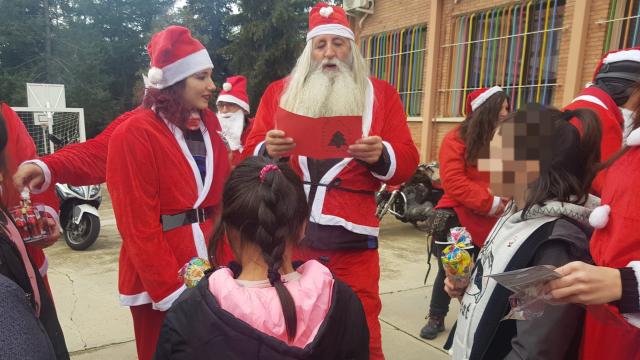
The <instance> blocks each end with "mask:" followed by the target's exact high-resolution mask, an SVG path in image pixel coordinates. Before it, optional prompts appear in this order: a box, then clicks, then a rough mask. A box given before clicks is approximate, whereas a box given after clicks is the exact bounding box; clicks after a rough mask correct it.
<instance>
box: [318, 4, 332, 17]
mask: <svg viewBox="0 0 640 360" xmlns="http://www.w3.org/2000/svg"><path fill="white" fill-rule="evenodd" d="M319 13H320V15H321V16H322V17H326V18H328V17H329V16H331V14H333V8H332V7H331V6H327V7H323V8H322V9H320V11H319Z"/></svg>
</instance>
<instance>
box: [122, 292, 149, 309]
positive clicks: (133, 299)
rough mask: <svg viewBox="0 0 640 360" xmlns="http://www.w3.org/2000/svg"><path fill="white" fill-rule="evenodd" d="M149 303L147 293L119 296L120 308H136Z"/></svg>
mask: <svg viewBox="0 0 640 360" xmlns="http://www.w3.org/2000/svg"><path fill="white" fill-rule="evenodd" d="M151 302H152V300H151V296H149V293H148V292H146V291H143V292H141V293H139V294H135V295H123V294H120V305H122V306H138V305H144V304H150V303H151Z"/></svg>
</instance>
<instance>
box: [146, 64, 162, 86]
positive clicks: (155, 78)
mask: <svg viewBox="0 0 640 360" xmlns="http://www.w3.org/2000/svg"><path fill="white" fill-rule="evenodd" d="M162 75H163V74H162V69H160V68H157V67H152V68H151V69H149V73H148V76H147V80H149V84H151V86H153V85H158V84H160V83H161V82H162Z"/></svg>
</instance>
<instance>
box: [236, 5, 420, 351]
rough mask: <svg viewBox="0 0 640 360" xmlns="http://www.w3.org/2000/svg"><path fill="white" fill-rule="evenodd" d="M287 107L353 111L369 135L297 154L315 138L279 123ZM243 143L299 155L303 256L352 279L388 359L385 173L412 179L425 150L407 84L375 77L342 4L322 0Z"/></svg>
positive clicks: (275, 154)
mask: <svg viewBox="0 0 640 360" xmlns="http://www.w3.org/2000/svg"><path fill="white" fill-rule="evenodd" d="M285 111H286V112H288V113H290V114H293V116H296V115H301V116H303V117H306V118H320V117H334V116H349V117H351V119H354V120H353V121H357V122H358V126H360V127H361V128H362V138H361V139H359V140H357V141H356V143H355V144H352V145H350V146H349V148H348V151H349V154H350V156H349V157H346V158H334V159H315V158H311V157H307V156H290V153H291V151H292V150H293V149H294V148H295V146H296V144H295V142H298V143H301V142H302V141H305V140H306V139H305V138H298V139H292V138H290V137H287V136H286V134H285V133H284V131H281V130H276V126H275V125H276V122H277V117H278V116H279V115H280V114H284V113H285ZM311 135H313V134H311ZM244 152H245V153H246V154H247V155H250V154H254V155H264V156H269V157H271V158H286V157H289V156H290V157H289V162H290V165H291V166H292V168H293V169H294V170H295V171H296V172H297V173H298V175H299V176H300V177H301V178H302V179H303V182H304V184H305V185H304V187H305V192H306V194H307V198H308V202H309V204H310V207H311V215H310V217H309V223H308V225H307V227H306V234H305V238H304V239H303V240H302V244H301V245H302V246H301V247H300V248H299V249H298V251H297V252H295V253H294V257H295V259H298V260H309V259H319V260H321V261H322V262H324V263H325V265H326V266H327V267H328V268H329V269H330V270H331V271H332V272H333V273H334V274H335V275H336V277H337V278H338V279H340V280H342V281H344V282H345V283H347V284H348V285H349V286H351V288H352V289H353V290H354V291H355V293H356V294H357V295H358V298H359V299H360V301H362V305H363V307H364V310H365V314H366V317H367V325H368V326H369V333H370V355H371V358H372V359H382V358H384V355H383V353H382V340H381V335H380V322H379V320H378V315H379V314H380V310H381V308H382V303H381V301H380V296H379V292H378V281H379V279H380V260H379V255H378V233H379V225H380V224H379V221H378V219H377V218H376V216H375V213H376V202H375V191H376V190H377V189H379V188H380V183H381V182H386V183H388V184H392V185H393V184H401V183H403V182H404V181H406V180H408V179H409V177H410V176H411V175H413V173H414V172H415V169H416V167H417V165H418V151H417V149H416V146H415V144H414V143H413V141H412V139H411V134H410V132H409V128H408V126H407V117H406V114H405V112H404V109H403V106H402V102H401V101H400V96H399V95H398V92H397V91H396V90H395V89H394V88H393V87H392V86H391V85H389V84H388V83H386V82H384V81H381V80H378V79H375V78H371V77H369V76H368V67H367V64H366V61H365V59H364V58H363V57H362V55H361V54H360V52H359V49H358V46H357V44H356V43H355V35H354V34H353V31H351V29H350V28H349V20H348V19H347V16H346V13H345V11H344V10H343V9H342V8H341V7H339V6H331V5H327V4H325V3H318V4H316V6H314V7H313V9H312V10H311V12H310V14H309V32H308V33H307V44H306V46H305V48H304V51H303V52H302V54H301V55H300V57H299V58H298V61H297V64H296V66H295V68H294V69H293V71H292V72H291V74H290V76H288V77H287V78H285V79H281V80H278V81H276V82H274V83H272V84H271V85H269V87H268V88H267V89H266V91H265V93H264V95H263V96H262V99H261V101H260V106H259V108H258V112H257V114H256V119H255V123H254V127H253V130H252V131H251V134H249V138H248V139H247V145H246V148H245V150H244ZM356 204H357V205H356Z"/></svg>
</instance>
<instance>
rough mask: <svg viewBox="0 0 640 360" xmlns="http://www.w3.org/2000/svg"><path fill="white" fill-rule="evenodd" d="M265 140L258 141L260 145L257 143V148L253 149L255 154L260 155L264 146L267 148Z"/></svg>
mask: <svg viewBox="0 0 640 360" xmlns="http://www.w3.org/2000/svg"><path fill="white" fill-rule="evenodd" d="M265 146H266V145H265V142H264V141H261V142H259V143H258V145H256V148H255V149H253V156H260V155H261V154H260V153H261V152H262V150H263V148H265Z"/></svg>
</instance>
